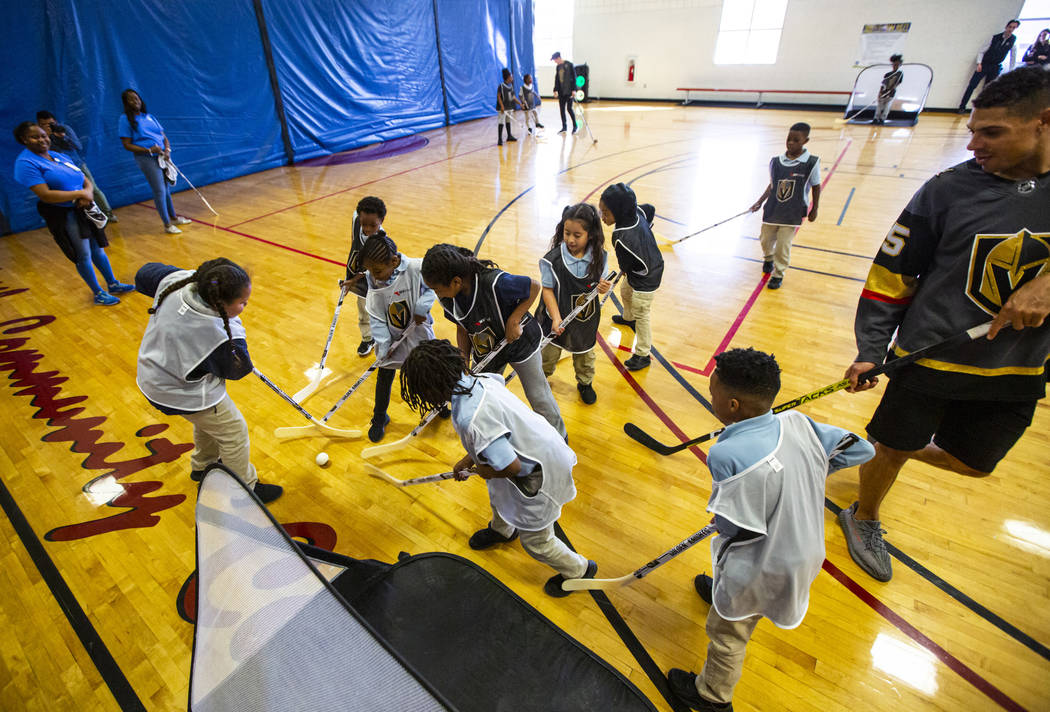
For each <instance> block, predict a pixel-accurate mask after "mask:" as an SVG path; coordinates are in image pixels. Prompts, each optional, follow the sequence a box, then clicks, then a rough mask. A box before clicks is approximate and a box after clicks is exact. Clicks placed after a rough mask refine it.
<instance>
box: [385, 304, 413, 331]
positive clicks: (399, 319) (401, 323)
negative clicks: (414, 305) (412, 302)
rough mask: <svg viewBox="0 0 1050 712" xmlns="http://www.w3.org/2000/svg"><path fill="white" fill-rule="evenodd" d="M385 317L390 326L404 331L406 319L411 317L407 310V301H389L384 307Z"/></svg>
mask: <svg viewBox="0 0 1050 712" xmlns="http://www.w3.org/2000/svg"><path fill="white" fill-rule="evenodd" d="M386 318H387V321H389V322H390V326H392V327H394V328H395V329H401V330H402V331H404V330H405V329H407V328H408V320H409V319H410V318H411V317H410V315H409V311H408V302H406V301H400V302H391V303H390V306H388V307H387V308H386Z"/></svg>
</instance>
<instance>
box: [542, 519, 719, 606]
mask: <svg viewBox="0 0 1050 712" xmlns="http://www.w3.org/2000/svg"><path fill="white" fill-rule="evenodd" d="M717 531H718V530H717V529H715V524H714V522H711V523H710V524H708V525H707V526H706V527H704V528H703V529H701V530H700V531H698V532H694V533H693V534H690V535H689V536H688V537H686V538H685V539H683V540H682V541H680V542H678V543H677V544H675V545H674V546H672V547H671V548H670V549H668V550H667V551H665V552H664V553H662V554H660V555H659V556H658V557H656V558H655V559H653V560H652V561H650V562H649V563H647V564H645V565H644V566H642V567H641V568H638V569H635V570H634V571H632V572H631V573H629V574H627V575H626V576H621V577H619V578H614V579H582V578H577V579H566V580H565V581H562V584H561V587H562V590H563V591H584V590H593V589H601V590H609V589H613V588H619V587H620V586H626V585H627V584H629V583H633V582H634V581H637V580H638V579H641V578H645V577H646V576H648V575H649V574H651V573H652V572H653V571H655V570H656V569H658V568H660V567H661V566H663V565H664V564H666V563H667V562H668V561H670V560H671V559H673V558H675V557H676V556H678V555H680V554H682V553H683V552H685V551H688V550H689V549H691V548H693V547H694V546H696V545H697V544H699V543H700V542H701V541H703V540H704V539H706V538H707V537H709V536H711V535H712V534H715V533H716V532H717Z"/></svg>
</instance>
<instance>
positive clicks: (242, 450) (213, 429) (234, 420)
mask: <svg viewBox="0 0 1050 712" xmlns="http://www.w3.org/2000/svg"><path fill="white" fill-rule="evenodd" d="M182 417H183V418H185V419H186V420H188V421H190V422H191V423H193V444H194V446H195V449H194V450H193V454H192V455H190V469H192V470H203V469H204V468H205V467H207V466H208V465H211V464H212V463H214V462H215V461H217V460H220V459H221V460H222V464H223V465H225V466H226V467H227V468H229V469H230V470H231V471H232V472H233V473H234V474H236V475H237V476H238V477H240V478H241V481H242V482H244V484H246V485H248V486H249V487H254V486H255V483H256V482H258V481H259V476H258V475H257V474H255V466H254V465H252V462H251V458H250V455H251V442H250V441H249V439H248V423H246V422H245V420H244V416H243V415H241V411H239V410H237V406H236V405H234V404H233V401H232V400H231V399H230V396H229V395H228V394H227V395H226V396H225V397H223V399H222V400H221V401H219V404H218V405H216V406H215V407H213V408H208V409H207V410H202V411H201V412H199V413H191V414H189V415H184V416H182Z"/></svg>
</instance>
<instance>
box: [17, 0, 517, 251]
mask: <svg viewBox="0 0 1050 712" xmlns="http://www.w3.org/2000/svg"><path fill="white" fill-rule="evenodd" d="M257 9H258V10H260V11H261V12H259V13H257V12H256V10H257ZM532 21H533V18H532V2H531V0H398V2H388V1H385V0H353V1H351V0H298V1H297V2H294V3H289V2H283V1H282V0H228V1H227V2H221V3H213V2H201V1H199V0H198V1H195V2H165V1H164V0H138V1H137V2H132V1H131V0H37V1H36V2H28V3H15V4H13V5H12V7H11V8H9V10H8V12H7V13H6V16H5V28H4V38H3V39H4V41H3V43H2V45H3V48H2V49H0V52H2V53H3V54H2V55H0V57H2V58H3V59H5V60H6V61H5V62H4V65H3V66H5V67H6V68H7V70H6V71H5V72H4V73H3V76H2V78H0V97H2V101H0V117H2V119H3V120H4V122H5V125H6V126H7V129H8V133H6V134H5V135H6V136H7V138H6V139H0V212H2V213H3V216H4V217H6V218H7V220H8V222H9V224H10V229H12V230H14V231H21V230H27V229H30V228H33V227H38V226H40V225H41V224H42V221H41V220H40V218H39V216H38V215H37V212H36V207H35V206H36V198H35V196H33V195H32V193H30V191H29V190H28V189H26V188H24V187H22V186H20V185H18V184H17V183H15V182H14V179H13V164H14V159H15V157H16V156H17V155H18V153H19V152H21V150H22V146H21V145H19V144H17V143H16V142H15V140H14V137H13V136H12V135H11V133H10V130H11V129H13V128H14V127H15V125H16V124H18V123H19V122H21V121H27V120H29V121H32V120H34V118H35V114H36V111H37V110H38V109H47V110H49V111H51V112H52V113H53V114H55V116H56V117H58V120H59V121H60V122H62V123H66V124H69V125H70V126H72V127H73V129H74V130H75V131H76V132H77V134H78V135H79V136H80V137H81V139H82V140H83V142H84V149H85V150H84V152H83V157H84V158H85V160H86V161H87V164H88V166H89V167H90V168H91V171H92V173H93V174H94V176H95V178H96V180H97V181H98V183H99V185H100V186H101V187H102V189H103V190H105V192H106V195H107V197H108V198H109V200H110V202H111V203H112V204H113V205H114V206H115V207H116V206H121V205H126V204H128V203H131V202H135V201H140V200H147V199H149V198H150V196H151V194H150V192H149V188H148V186H147V184H146V181H145V178H144V177H143V176H142V174H141V173H140V172H139V170H138V167H137V166H136V164H135V161H134V159H133V158H132V155H131V154H130V153H129V152H127V151H125V150H124V149H123V147H122V146H121V143H120V139H119V138H118V137H117V118H118V117H119V115H120V114H121V102H120V93H121V91H123V90H124V89H126V88H128V87H131V88H134V89H135V90H136V91H138V92H139V93H140V94H141V95H142V97H143V98H144V99H145V101H146V104H147V107H148V109H149V111H150V113H152V114H154V115H156V116H157V118H158V119H159V120H160V121H161V123H162V124H163V125H164V128H165V130H166V132H167V135H168V138H169V139H170V141H171V143H172V156H173V158H174V160H175V161H176V163H177V164H178V165H179V167H180V168H181V169H182V171H183V172H184V173H185V174H186V175H187V176H188V177H189V178H190V180H192V181H193V182H194V183H195V184H196V185H198V186H201V185H207V184H209V183H214V182H217V181H221V180H227V179H229V178H233V177H236V176H240V175H245V174H249V173H254V172H257V171H261V170H265V169H267V168H272V167H274V166H278V165H281V164H284V163H289V162H294V161H298V160H304V159H306V158H311V157H314V156H318V155H324V154H328V153H334V152H338V151H345V150H348V149H351V148H356V147H359V146H363V145H367V144H370V143H374V142H377V141H382V140H387V139H390V138H395V137H398V136H404V135H409V134H413V133H417V132H419V131H424V130H427V129H432V128H435V127H439V126H442V125H444V124H445V123H446V121H445V109H446V106H445V104H446V102H447V110H448V116H449V122H450V123H457V122H461V121H467V120H470V119H476V118H480V117H483V116H491V115H492V114H494V113H495V102H496V98H495V97H496V85H497V84H498V83H499V82H500V70H501V69H502V68H503V67H508V68H510V69H511V70H512V71H513V72H514V79H515V85H516V86H519V85H520V83H521V76H522V74H524V73H526V72H528V73H534V66H533V60H532ZM260 23H264V24H263V28H264V29H263V30H260ZM438 30H440V41H439V34H438ZM264 37H265V38H266V39H265V40H264ZM439 48H440V49H439ZM439 53H440V58H439ZM268 58H272V66H273V72H272V74H271V72H270V67H269V64H268V61H267V60H268ZM440 69H443V72H442V71H440ZM442 75H444V85H442ZM274 80H275V81H274ZM278 106H280V107H281V109H280V110H279V109H278ZM282 123H283V126H284V128H285V130H286V132H287V137H288V141H287V144H285V142H284V141H283V140H282ZM183 185H184V184H182V183H181V181H180V186H179V187H180V188H181V187H182V186H183ZM2 222H3V221H2V220H0V227H3V225H2Z"/></svg>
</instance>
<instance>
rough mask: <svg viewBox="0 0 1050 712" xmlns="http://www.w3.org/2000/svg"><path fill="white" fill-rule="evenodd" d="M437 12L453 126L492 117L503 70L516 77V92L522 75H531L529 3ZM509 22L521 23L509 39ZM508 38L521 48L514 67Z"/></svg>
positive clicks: (457, 3)
mask: <svg viewBox="0 0 1050 712" xmlns="http://www.w3.org/2000/svg"><path fill="white" fill-rule="evenodd" d="M437 8H438V13H437V16H438V17H437V19H438V27H439V29H440V32H441V60H442V62H443V64H444V68H445V88H446V90H447V92H448V113H449V117H450V118H451V120H452V123H457V122H459V121H468V120H470V119H477V118H480V117H482V116H492V115H493V114H494V113H496V87H497V86H498V85H499V83H500V82H501V81H502V79H501V75H500V72H501V71H502V70H503V68H504V67H507V68H508V69H510V70H511V71H512V72H513V73H514V87H515V91H517V89H518V87H520V86H521V77H522V74H523V73H524V72H528V73H530V74H532V73H534V71H535V69H534V66H533V59H532V3H531V2H530V1H529V0H509V1H508V0H444V1H441V0H439V2H438V3H437ZM512 17H513V18H514V19H515V20H516V21H517V22H520V23H521V24H520V26H515V28H514V30H513V33H512V32H511V25H510V23H511V18H512ZM526 25H527V27H526ZM512 34H513V35H514V38H515V43H516V44H518V45H519V47H520V49H518V50H516V51H515V54H516V56H515V62H514V64H515V66H513V67H512V66H511V55H512V46H511V35H512ZM519 37H520V39H519ZM525 41H527V42H528V47H527V48H526V47H525V46H524V44H523V43H524V42H525Z"/></svg>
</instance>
